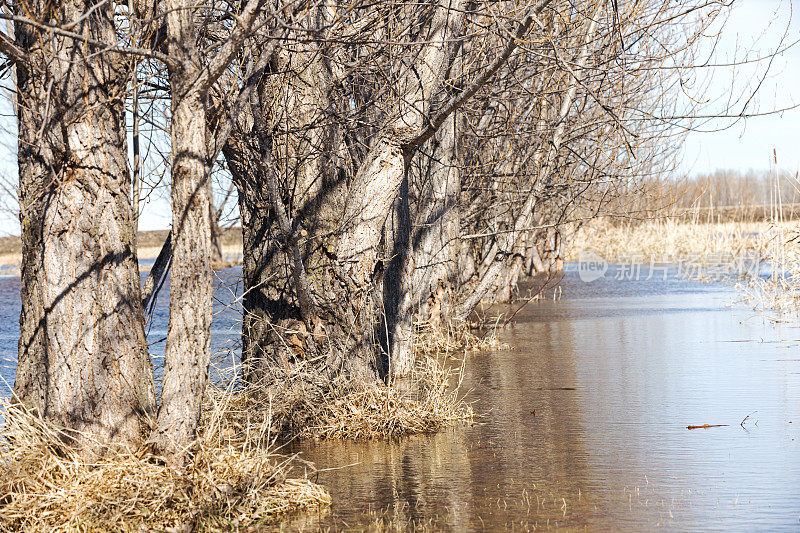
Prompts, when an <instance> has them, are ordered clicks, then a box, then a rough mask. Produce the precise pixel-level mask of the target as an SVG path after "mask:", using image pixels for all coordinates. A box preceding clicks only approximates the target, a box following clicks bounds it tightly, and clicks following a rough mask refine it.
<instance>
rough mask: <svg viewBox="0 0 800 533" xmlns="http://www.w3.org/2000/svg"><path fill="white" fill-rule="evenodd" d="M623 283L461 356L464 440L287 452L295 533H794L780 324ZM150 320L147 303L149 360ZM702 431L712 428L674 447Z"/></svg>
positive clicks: (0, 341) (554, 309) (791, 373)
mask: <svg viewBox="0 0 800 533" xmlns="http://www.w3.org/2000/svg"><path fill="white" fill-rule="evenodd" d="M615 272H616V274H615ZM238 273H239V271H238V269H230V270H227V271H223V272H221V274H220V276H219V278H218V280H217V284H218V288H217V290H216V292H215V295H216V298H217V302H216V303H215V313H217V314H216V315H215V317H214V325H213V328H214V335H213V340H212V342H213V345H214V347H215V348H217V349H221V350H223V352H224V351H225V350H228V349H230V350H231V351H232V352H231V353H233V354H235V352H236V345H235V342H234V341H235V340H236V339H237V336H238V328H239V311H238V309H237V307H236V306H235V305H234V306H227V304H229V303H230V302H232V301H235V293H236V285H235V282H236V279H237V276H238ZM631 274H632V273H631V272H627V273H626V272H625V271H624V269H621V268H620V267H617V268H616V269H615V268H613V267H612V268H611V269H610V270H609V271H608V272H607V273H606V274H605V276H604V277H601V278H600V279H597V280H595V281H592V282H591V283H586V282H583V281H581V280H580V278H579V276H578V274H577V273H576V272H574V271H568V272H566V274H565V276H564V278H563V280H561V284H560V286H559V289H557V290H556V295H557V296H558V297H557V298H556V299H553V298H552V294H553V293H552V291H551V292H549V293H548V299H546V300H543V301H534V302H531V303H530V304H528V305H527V306H526V307H525V308H524V309H522V310H521V311H519V312H518V313H517V315H516V317H515V320H514V322H513V323H511V324H509V325H508V326H507V327H505V328H501V329H499V330H498V336H499V338H500V340H501V341H503V342H505V343H507V344H508V345H509V349H507V350H499V351H492V352H483V353H476V354H469V355H468V357H467V360H466V364H465V375H464V378H463V384H462V391H463V392H464V393H465V395H466V398H467V400H468V401H470V402H472V404H473V408H474V409H475V411H476V412H477V413H478V414H479V417H478V419H477V423H475V424H473V425H469V426H459V427H455V428H452V429H449V430H447V431H445V432H442V433H439V434H436V435H432V436H417V437H411V438H407V439H403V440H400V441H397V442H390V443H386V442H355V443H354V442H333V441H329V442H308V443H303V444H300V445H299V446H298V447H296V448H295V450H298V451H301V452H302V456H303V457H304V458H305V459H308V460H310V461H313V462H314V463H315V464H316V466H317V468H319V469H321V471H320V472H319V473H318V474H316V476H317V479H318V481H319V482H320V483H322V484H324V485H325V486H326V487H327V488H328V489H329V490H330V491H331V494H332V497H333V507H332V509H331V511H330V513H328V514H327V515H325V516H324V517H321V518H318V519H316V520H314V521H312V522H311V523H310V524H309V523H306V525H308V526H309V527H313V528H317V527H322V528H327V527H330V528H332V529H362V528H364V527H367V526H369V525H370V524H373V523H376V522H380V523H382V524H383V525H393V526H397V527H406V526H409V525H415V526H420V527H429V528H431V529H449V530H458V531H464V530H490V531H491V530H498V529H518V530H527V529H534V528H536V529H542V528H548V527H549V528H557V527H566V528H575V529H583V528H587V529H590V530H598V529H599V530H609V529H614V530H630V531H641V530H643V529H648V530H649V529H652V528H656V527H664V528H667V529H670V530H673V529H678V530H708V531H713V530H720V531H723V530H724V531H729V530H748V531H749V530H771V531H774V530H800V328H798V327H797V326H798V324H797V323H796V322H793V323H785V324H777V325H776V324H774V323H771V322H769V321H766V320H764V319H763V318H761V317H760V316H759V315H758V314H757V313H755V312H753V311H752V310H750V309H748V308H747V307H745V306H743V305H741V304H737V303H735V292H734V290H733V289H732V288H731V287H730V286H728V285H723V284H700V283H693V282H688V281H685V280H682V279H679V278H677V277H676V276H675V272H674V271H670V272H665V273H663V274H664V275H663V276H662V273H661V272H658V273H657V275H653V276H650V275H649V274H648V273H647V272H646V271H645V272H638V273H637V274H636V276H633V275H631ZM615 277H620V278H624V279H619V280H617V279H615ZM627 278H633V279H627ZM647 278H650V279H647ZM665 278H666V279H665ZM18 291H19V280H18V278H9V277H6V278H0V320H1V321H2V322H0V354H1V355H2V356H3V357H4V358H7V359H8V360H9V361H10V362H9V363H8V364H7V365H6V367H5V368H3V370H2V377H3V378H5V379H6V380H8V382H9V383H12V382H13V381H12V380H13V357H14V356H15V353H16V340H17V337H18V331H19V329H18V314H19V292H18ZM516 309H517V307H516V306H509V307H504V308H499V309H495V310H494V311H496V312H504V313H506V315H508V314H509V313H511V312H513V311H515V310H516ZM167 316H168V296H167V294H166V293H164V294H162V296H161V298H160V300H159V307H158V312H157V313H156V316H155V320H154V323H153V326H152V328H151V330H150V332H149V337H148V338H149V340H150V342H155V341H158V340H159V339H161V338H163V337H164V336H165V335H166V324H167V323H166V319H167ZM151 351H152V352H153V353H154V354H156V355H158V354H163V342H161V343H158V344H154V345H152V346H151ZM746 417H748V418H746ZM745 418H746V419H745ZM743 420H744V421H743ZM704 424H712V425H716V424H725V425H724V426H722V427H711V428H707V429H694V430H689V429H687V426H689V425H694V426H701V425H704ZM289 451H291V450H289ZM298 527H300V525H298Z"/></svg>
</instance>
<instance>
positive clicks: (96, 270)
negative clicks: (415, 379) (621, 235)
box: [0, 0, 726, 464]
mask: <svg viewBox="0 0 800 533" xmlns="http://www.w3.org/2000/svg"><path fill="white" fill-rule="evenodd" d="M725 4H726V3H725V2H717V1H704V0H696V1H689V2H670V1H667V0H645V1H622V0H613V1H612V0H590V1H587V2H577V3H576V2H571V1H567V0H526V1H508V2H506V1H503V2H485V3H484V2H472V1H466V0H434V1H430V2H421V3H420V2H393V1H380V0H379V1H377V2H358V1H356V2H336V1H332V0H318V1H317V0H311V1H306V0H299V1H297V0H295V1H284V0H276V1H267V0H230V1H227V0H200V1H199V2H198V1H194V0H192V1H190V0H129V1H128V2H127V3H119V2H113V1H110V0H64V1H62V2H53V1H51V0H9V1H8V2H7V3H6V5H5V10H4V11H3V13H2V15H0V16H1V17H2V18H4V19H5V20H7V21H10V22H11V26H12V27H13V36H10V35H6V34H2V35H0V50H1V51H2V53H3V54H5V57H6V58H7V59H8V61H9V62H10V64H13V67H14V68H13V75H14V76H15V78H14V79H15V82H14V83H15V92H14V98H15V100H14V103H15V106H16V112H17V119H18V150H19V156H18V164H19V205H20V220H21V223H22V242H23V258H22V314H21V318H20V325H21V338H20V342H19V366H18V369H17V378H16V382H15V385H14V393H15V395H16V397H17V398H18V399H19V400H20V401H22V402H23V403H24V404H26V405H28V406H29V407H31V408H33V409H35V411H36V412H37V413H39V415H40V416H42V417H45V418H47V419H48V420H51V421H53V422H56V423H57V424H59V425H60V426H63V427H66V428H69V429H70V430H71V431H72V433H71V435H74V438H72V439H71V444H72V445H74V446H76V447H79V448H80V449H82V450H84V453H85V455H86V456H87V457H93V456H99V455H103V454H105V453H107V451H108V450H109V449H110V448H131V447H134V448H135V447H138V446H140V445H141V444H142V443H143V442H145V441H147V442H151V443H153V445H154V447H155V449H156V450H157V451H158V452H159V453H160V454H162V455H163V456H164V457H166V458H167V459H168V461H170V462H173V463H175V464H181V463H184V462H185V461H187V460H188V459H190V454H188V453H187V452H188V451H190V450H191V443H192V441H193V439H194V438H195V435H196V432H197V427H198V423H199V420H200V415H201V406H202V401H203V394H204V390H205V388H206V384H207V381H208V366H209V331H210V329H209V328H210V325H211V318H212V315H211V307H212V294H211V289H212V282H211V280H212V270H211V268H212V266H211V262H212V260H211V258H212V238H211V236H212V226H213V225H214V224H215V221H216V218H218V214H217V215H216V217H215V212H214V209H213V206H212V202H211V185H210V183H211V181H210V176H211V175H212V172H216V171H218V169H219V168H220V165H223V166H224V169H225V171H226V172H229V174H230V177H231V179H232V182H233V184H234V185H235V189H236V192H237V193H238V202H239V212H240V216H241V223H242V231H243V241H244V248H243V251H244V259H243V278H244V300H243V306H244V312H245V314H244V322H243V326H242V341H243V342H242V343H243V350H242V362H243V368H244V370H243V373H242V376H241V385H242V386H243V387H247V386H248V385H249V384H256V383H258V384H259V385H264V384H265V383H266V384H267V385H268V387H267V388H268V389H270V390H272V393H275V394H282V393H287V391H286V387H287V385H286V382H285V380H283V379H282V377H283V376H286V375H288V374H289V373H292V372H295V371H296V370H297V368H298V367H299V366H302V367H303V372H304V374H305V375H307V376H308V379H309V380H311V381H314V382H315V383H333V382H335V381H337V380H340V379H342V378H347V379H348V380H351V381H352V380H357V381H359V382H362V383H364V384H368V385H375V386H401V384H402V386H403V387H407V386H408V383H407V380H408V379H409V378H408V376H409V375H410V374H411V370H412V368H413V367H414V364H415V361H414V356H413V354H414V351H413V350H412V346H413V343H414V338H415V331H416V329H415V328H416V327H417V326H418V325H419V324H427V325H428V326H429V327H432V328H434V329H437V330H440V329H443V328H447V327H449V326H450V325H451V324H454V323H458V322H463V321H464V320H466V319H467V318H468V317H469V316H470V314H471V313H472V312H473V311H474V310H475V309H476V307H477V306H478V305H479V304H480V303H481V302H498V301H503V300H507V299H509V298H510V297H511V295H512V293H513V291H514V288H515V286H516V284H517V281H518V279H519V278H520V276H521V275H523V274H525V273H532V272H536V271H547V270H549V269H551V268H553V266H554V265H557V263H558V261H559V259H560V257H559V253H560V252H559V250H560V247H561V243H562V242H563V240H564V239H568V237H569V236H568V235H563V234H562V231H561V228H562V225H563V224H564V223H565V222H568V221H571V220H573V219H574V218H575V214H576V213H581V216H585V213H593V212H597V211H598V210H599V209H601V207H602V206H603V205H604V203H605V202H607V201H608V200H609V199H611V198H613V197H614V196H615V195H616V194H617V191H618V190H623V189H624V190H626V191H627V190H629V185H630V183H631V181H632V180H636V179H637V178H638V177H641V176H650V175H655V174H657V173H659V172H662V171H664V170H667V169H669V167H670V165H671V163H672V158H673V155H674V153H673V151H672V150H671V149H669V148H667V147H669V146H677V145H678V144H679V143H677V142H675V135H677V134H676V133H675V130H674V129H673V127H672V126H674V124H675V122H676V120H678V119H675V118H671V119H669V120H665V118H668V117H674V116H688V115H689V114H688V113H686V110H683V109H677V106H678V105H679V104H678V100H677V99H676V94H677V88H678V87H679V86H680V85H683V86H684V87H685V86H686V84H687V76H690V75H691V69H689V70H687V68H686V67H687V65H691V64H692V54H693V50H695V45H696V43H697V40H698V38H699V36H700V35H701V34H702V32H703V31H704V29H705V28H707V27H708V26H709V25H710V24H711V23H712V21H713V20H714V18H715V17H716V16H717V15H718V14H719V13H720V12H721V11H722V10H724V9H726V5H725ZM158 102H165V103H168V106H166V109H165V111H164V113H163V114H161V112H160V111H158V109H160V108H159V106H158V105H156V104H157V103H158ZM126 106H128V109H130V111H131V112H130V113H126ZM130 106H133V108H132V109H131V107H130ZM164 117H166V118H167V119H168V128H169V143H168V147H169V148H168V151H169V153H168V154H166V160H167V161H168V162H169V179H170V187H171V205H172V232H171V237H170V238H169V239H168V241H167V242H166V243H165V247H164V253H163V254H162V257H161V259H160V260H159V262H158V264H157V265H156V268H154V269H153V274H151V277H153V276H155V277H156V280H155V281H158V280H157V276H159V275H161V274H160V273H165V272H167V270H168V269H169V276H170V283H171V291H170V318H169V329H168V334H167V341H166V357H165V367H164V376H163V383H162V386H161V392H160V394H158V395H157V394H156V387H155V386H154V378H153V365H152V363H151V360H150V357H149V355H148V350H147V344H146V340H145V333H144V328H145V309H146V308H147V307H148V306H149V305H150V304H151V303H152V298H153V297H154V294H155V293H156V292H157V290H155V289H154V287H157V286H158V283H154V282H153V280H152V279H151V280H149V281H148V282H146V283H145V287H144V289H143V288H142V287H141V286H140V282H139V276H138V270H137V262H136V256H135V231H134V227H135V219H136V216H137V212H138V199H139V198H140V196H141V194H142V187H141V183H143V182H144V180H146V179H147V176H145V175H141V176H140V169H142V168H147V161H146V158H147V157H153V158H158V157H159V155H158V154H157V153H149V152H148V153H147V154H142V153H140V146H141V145H142V144H143V142H142V141H141V140H140V136H141V135H142V134H141V133H140V131H139V121H141V122H142V123H143V124H144V123H147V124H150V125H153V124H158V123H159V122H162V121H163V119H164ZM131 121H134V123H133V124H131V126H132V127H133V129H134V137H133V142H132V143H130V144H131V145H130V146H129V142H128V138H127V135H126V127H127V126H128V123H129V122H131ZM129 151H131V152H132V160H133V162H134V164H133V165H129ZM154 152H155V151H154ZM140 158H142V159H145V160H144V161H141V162H140ZM131 166H132V169H131V168H130V167H131ZM623 185H624V187H621V186H623ZM290 335H291V339H289V336H290ZM259 390H267V389H264V388H261V389H259ZM151 420H155V423H154V424H152V423H151Z"/></svg>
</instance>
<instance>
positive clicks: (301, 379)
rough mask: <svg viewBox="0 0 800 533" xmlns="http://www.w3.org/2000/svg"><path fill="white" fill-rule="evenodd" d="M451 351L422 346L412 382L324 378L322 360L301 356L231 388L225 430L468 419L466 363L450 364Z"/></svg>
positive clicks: (320, 432) (356, 435)
mask: <svg viewBox="0 0 800 533" xmlns="http://www.w3.org/2000/svg"><path fill="white" fill-rule="evenodd" d="M418 346H419V345H418ZM417 350H418V351H419V350H420V348H419V347H418V348H417ZM447 357H448V353H447V352H424V353H419V357H418V363H417V366H416V368H415V371H414V374H413V375H412V376H411V378H410V379H409V383H411V384H412V387H411V389H410V390H408V389H404V388H403V387H395V386H387V385H383V384H371V383H369V384H365V383H363V382H361V381H360V380H357V379H350V378H347V377H344V376H339V377H336V378H334V379H332V380H326V379H324V377H321V376H322V373H321V372H320V371H318V370H316V369H315V368H314V364H315V363H319V364H323V363H324V362H323V361H304V364H301V365H297V366H295V367H293V368H290V369H284V370H279V371H275V372H273V373H272V375H271V376H270V378H269V379H268V380H267V379H265V380H264V382H263V383H260V384H250V385H248V386H247V387H243V388H242V389H241V390H240V391H239V392H237V393H236V394H234V395H232V396H231V397H230V399H229V403H230V406H229V408H228V409H229V410H230V411H231V413H235V414H234V416H232V417H230V418H229V419H228V420H226V423H227V424H229V427H228V428H227V429H226V431H228V432H229V433H231V434H236V433H239V432H242V431H246V430H248V428H253V427H259V428H262V429H261V430H260V433H261V434H262V435H264V434H267V433H268V434H271V435H279V436H280V438H281V439H393V438H399V437H403V436H406V435H412V434H420V433H433V432H436V431H439V430H441V429H442V428H444V427H446V426H448V425H451V424H454V423H457V422H462V421H470V420H472V418H473V412H472V408H471V407H470V406H469V405H468V404H467V403H466V402H465V401H464V398H463V396H462V394H461V393H460V390H459V384H460V373H461V371H463V367H462V368H459V369H450V368H448V365H446V359H447ZM250 431H252V429H250Z"/></svg>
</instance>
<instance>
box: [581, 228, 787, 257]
mask: <svg viewBox="0 0 800 533" xmlns="http://www.w3.org/2000/svg"><path fill="white" fill-rule="evenodd" d="M795 225H796V223H794V222H781V223H775V222H769V221H754V222H703V221H697V220H694V221H692V220H689V221H682V220H679V219H674V218H666V217H664V218H655V219H650V220H643V221H630V222H628V221H625V222H620V221H615V220H609V219H607V218H599V219H596V220H592V221H590V222H589V223H587V224H585V225H583V226H582V227H581V228H580V229H579V230H578V231H577V232H576V233H575V236H574V240H573V241H572V242H571V243H570V250H569V254H568V257H567V259H568V260H570V261H575V260H577V258H578V254H579V253H580V252H581V251H585V250H591V251H593V252H595V253H598V254H600V255H601V256H602V257H603V258H604V259H606V260H607V261H627V260H630V259H631V258H640V259H647V260H650V259H655V260H664V261H672V262H677V261H679V260H681V259H686V258H701V259H702V258H713V257H719V256H740V255H744V254H755V255H756V256H758V257H762V258H763V257H766V256H767V255H768V253H769V250H770V246H771V245H772V243H773V240H774V238H775V234H776V232H778V231H789V230H790V229H791V228H792V227H794V226H795Z"/></svg>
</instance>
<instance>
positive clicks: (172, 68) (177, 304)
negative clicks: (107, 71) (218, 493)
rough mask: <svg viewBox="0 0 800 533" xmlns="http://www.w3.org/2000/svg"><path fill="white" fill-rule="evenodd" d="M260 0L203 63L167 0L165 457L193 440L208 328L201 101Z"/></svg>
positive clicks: (188, 11) (161, 414)
mask: <svg viewBox="0 0 800 533" xmlns="http://www.w3.org/2000/svg"><path fill="white" fill-rule="evenodd" d="M261 4H262V2H261V1H260V0H250V1H249V2H248V3H247V4H246V5H245V6H243V9H242V12H241V13H240V14H239V16H238V17H236V23H237V25H236V27H235V28H234V30H233V31H232V33H231V35H230V36H229V38H228V39H227V40H226V41H225V42H224V44H223V45H222V46H221V48H220V50H218V52H217V55H216V56H215V57H214V58H213V59H212V60H211V61H210V62H208V63H205V64H204V62H203V61H202V59H203V58H201V54H200V51H199V49H198V43H197V39H198V35H197V30H196V26H195V21H194V17H195V16H196V13H195V11H196V9H197V6H196V5H195V4H194V3H193V2H192V1H191V0H167V1H166V2H164V5H163V6H162V7H163V9H164V17H165V22H166V32H165V33H166V42H165V44H164V46H165V48H166V52H167V55H168V56H169V57H170V58H171V61H170V63H169V64H168V69H169V82H170V89H171V92H172V120H171V141H172V157H171V159H172V241H171V242H172V272H171V275H170V317H169V329H168V331H167V345H166V350H165V354H164V381H163V386H162V396H161V404H160V405H159V409H158V420H157V427H156V430H155V434H154V436H153V439H154V442H155V446H156V449H157V450H158V451H159V452H160V453H161V454H163V455H164V456H165V457H166V458H167V460H168V461H170V462H173V463H175V464H181V463H183V462H184V461H185V458H186V452H187V451H188V450H189V448H190V447H191V444H192V443H193V442H194V440H195V438H196V433H197V427H198V425H199V423H200V415H201V407H202V402H203V394H204V393H205V388H206V385H207V383H208V364H209V359H210V353H209V342H210V330H211V306H212V294H211V293H212V283H211V276H212V270H211V220H210V218H211V199H210V197H209V196H210V187H209V185H208V180H209V157H208V156H209V153H208V147H209V142H208V130H207V116H206V107H205V100H206V97H207V94H208V91H209V89H210V88H211V86H212V85H213V84H214V82H215V81H216V80H217V78H219V76H220V75H221V74H222V72H223V71H224V70H225V69H226V68H227V66H228V64H229V62H230V61H231V59H232V58H233V56H234V54H235V53H236V51H237V50H238V48H239V46H241V44H242V42H243V41H244V40H245V38H246V37H247V34H248V32H249V31H250V26H251V25H252V23H253V21H254V20H255V18H256V16H257V14H258V11H259V9H260V6H261Z"/></svg>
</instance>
